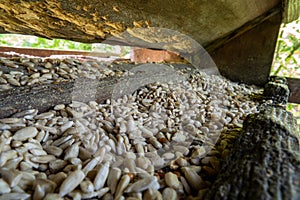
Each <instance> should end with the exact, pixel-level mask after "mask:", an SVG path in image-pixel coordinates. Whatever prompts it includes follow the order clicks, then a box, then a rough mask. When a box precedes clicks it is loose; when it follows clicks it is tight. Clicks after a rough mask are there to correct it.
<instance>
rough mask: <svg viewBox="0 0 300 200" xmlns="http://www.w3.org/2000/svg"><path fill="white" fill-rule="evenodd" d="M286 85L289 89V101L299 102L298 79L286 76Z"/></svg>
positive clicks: (299, 87) (299, 81)
mask: <svg viewBox="0 0 300 200" xmlns="http://www.w3.org/2000/svg"><path fill="white" fill-rule="evenodd" d="M287 81H288V86H289V89H290V91H291V94H290V98H289V102H290V103H298V104H300V79H298V78H287Z"/></svg>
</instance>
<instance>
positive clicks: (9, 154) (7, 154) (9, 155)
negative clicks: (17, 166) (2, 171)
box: [0, 150, 17, 167]
mask: <svg viewBox="0 0 300 200" xmlns="http://www.w3.org/2000/svg"><path fill="white" fill-rule="evenodd" d="M16 157H17V151H15V150H9V151H4V152H1V154H0V167H3V166H4V165H5V163H6V162H7V161H8V160H10V159H13V158H16Z"/></svg>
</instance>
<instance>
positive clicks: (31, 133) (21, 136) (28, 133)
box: [13, 127, 38, 141]
mask: <svg viewBox="0 0 300 200" xmlns="http://www.w3.org/2000/svg"><path fill="white" fill-rule="evenodd" d="M37 133H38V130H37V129H36V128H35V127H25V128H23V129H21V130H18V131H17V132H16V133H15V134H14V135H13V139H14V140H19V141H25V140H27V139H29V138H34V137H35V136H36V135H37Z"/></svg>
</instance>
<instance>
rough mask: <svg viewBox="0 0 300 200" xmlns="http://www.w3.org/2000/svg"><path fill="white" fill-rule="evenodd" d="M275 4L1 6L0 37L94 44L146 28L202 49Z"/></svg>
mask: <svg viewBox="0 0 300 200" xmlns="http://www.w3.org/2000/svg"><path fill="white" fill-rule="evenodd" d="M279 3H280V0H264V1H261V0H245V1H236V0H226V1H207V0H197V1H196V0H187V1H180V0H165V1H157V0H147V1H145V0H131V1H122V0H113V1H111V0H85V1H82V0H39V1H37V0H25V1H20V0H2V1H1V2H0V27H1V28H0V31H1V30H3V29H4V31H5V32H10V33H23V34H30V35H39V36H42V37H47V38H65V39H70V40H76V41H82V42H100V41H102V40H104V39H106V38H108V37H110V36H112V35H117V34H119V33H122V32H123V31H125V30H128V29H132V28H139V27H149V26H151V27H160V28H167V29H171V30H176V31H179V32H181V33H183V34H186V35H189V36H190V37H192V38H193V39H195V40H196V41H197V42H199V43H200V44H202V45H205V44H208V43H210V42H212V41H214V40H216V39H218V38H220V37H223V36H225V35H227V34H229V33H231V32H232V31H233V30H235V29H237V28H238V27H241V26H242V25H243V24H245V23H246V22H249V21H251V20H253V19H254V18H256V17H258V16H260V15H262V14H263V13H265V12H267V11H268V10H270V9H271V8H273V7H275V6H276V5H278V4H279ZM136 34H139V33H136ZM136 34H135V35H134V36H137V35H136ZM154 38H156V39H158V40H159V39H164V38H159V33H156V34H155V35H154Z"/></svg>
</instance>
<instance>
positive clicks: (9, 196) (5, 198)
mask: <svg viewBox="0 0 300 200" xmlns="http://www.w3.org/2000/svg"><path fill="white" fill-rule="evenodd" d="M28 198H30V194H27V193H7V194H2V195H1V196H0V200H8V199H18V200H26V199H28Z"/></svg>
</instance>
